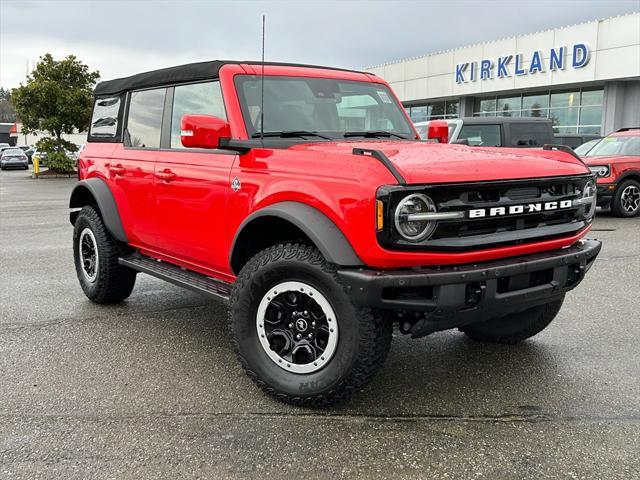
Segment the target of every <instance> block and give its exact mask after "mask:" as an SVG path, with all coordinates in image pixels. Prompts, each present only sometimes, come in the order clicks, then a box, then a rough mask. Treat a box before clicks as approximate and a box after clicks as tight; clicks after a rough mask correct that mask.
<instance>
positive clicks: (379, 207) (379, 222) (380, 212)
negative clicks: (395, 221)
mask: <svg viewBox="0 0 640 480" xmlns="http://www.w3.org/2000/svg"><path fill="white" fill-rule="evenodd" d="M382 227H384V204H383V203H382V201H381V200H376V230H377V231H378V232H379V231H381V230H382Z"/></svg>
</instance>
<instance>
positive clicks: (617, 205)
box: [611, 178, 640, 218]
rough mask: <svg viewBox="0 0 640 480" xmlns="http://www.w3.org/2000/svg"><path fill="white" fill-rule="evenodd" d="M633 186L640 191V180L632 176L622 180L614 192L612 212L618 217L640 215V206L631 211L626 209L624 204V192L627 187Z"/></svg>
mask: <svg viewBox="0 0 640 480" xmlns="http://www.w3.org/2000/svg"><path fill="white" fill-rule="evenodd" d="M633 187H635V189H637V190H636V191H640V182H638V181H637V180H634V179H632V178H630V179H628V180H624V181H622V182H620V185H618V188H616V191H615V192H614V193H613V198H612V199H611V212H612V213H613V214H614V215H615V216H616V217H623V218H630V217H637V216H638V215H640V207H639V208H636V209H635V210H634V211H631V212H630V211H628V210H626V209H625V208H624V206H623V204H622V203H623V202H622V194H623V193H624V192H625V189H627V188H633Z"/></svg>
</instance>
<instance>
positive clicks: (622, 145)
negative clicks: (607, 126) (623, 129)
mask: <svg viewBox="0 0 640 480" xmlns="http://www.w3.org/2000/svg"><path fill="white" fill-rule="evenodd" d="M603 155H633V156H637V155H640V135H639V136H633V137H632V136H616V135H614V136H610V137H605V138H603V139H602V140H600V142H599V143H598V144H597V145H596V146H595V147H593V148H592V149H591V150H589V152H587V155H586V156H587V157H596V156H603Z"/></svg>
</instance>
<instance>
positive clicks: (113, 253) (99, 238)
mask: <svg viewBox="0 0 640 480" xmlns="http://www.w3.org/2000/svg"><path fill="white" fill-rule="evenodd" d="M128 250H129V249H128V247H127V246H126V245H123V244H121V243H120V242H118V241H117V240H115V239H114V238H113V237H112V236H111V234H110V233H109V231H108V230H107V229H106V227H105V225H104V223H103V221H102V217H101V216H100V214H99V213H98V211H97V209H96V208H95V207H94V206H92V205H89V206H86V207H84V208H83V209H82V210H81V211H80V213H79V214H78V217H77V218H76V223H75V226H74V229H73V257H74V261H75V266H76V274H77V276H78V280H79V281H80V286H81V287H82V290H83V291H84V293H85V295H86V296H87V297H88V298H89V300H91V301H92V302H95V303H116V302H120V301H122V300H124V299H125V298H127V297H128V296H129V295H131V292H132V290H133V286H134V285H135V282H136V272H135V271H133V270H131V269H129V268H127V267H124V266H122V265H120V264H119V263H118V258H119V257H121V256H122V255H124V254H126V253H127V252H128Z"/></svg>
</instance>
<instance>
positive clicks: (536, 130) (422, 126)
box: [415, 117, 556, 148]
mask: <svg viewBox="0 0 640 480" xmlns="http://www.w3.org/2000/svg"><path fill="white" fill-rule="evenodd" d="M431 122H434V120H431V121H429V122H419V123H416V124H415V127H416V130H418V133H419V134H420V136H421V138H427V137H426V132H427V129H428V128H429V125H430V124H431ZM439 122H441V121H439ZM446 122H447V124H448V128H449V143H464V144H465V145H470V146H480V147H518V148H519V147H526V148H531V147H542V146H543V145H545V144H554V143H556V142H555V138H554V135H553V126H552V124H551V120H549V119H548V118H538V117H465V118H458V119H451V120H446Z"/></svg>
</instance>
